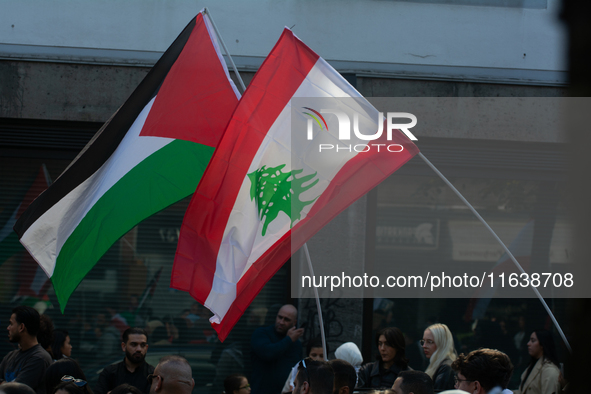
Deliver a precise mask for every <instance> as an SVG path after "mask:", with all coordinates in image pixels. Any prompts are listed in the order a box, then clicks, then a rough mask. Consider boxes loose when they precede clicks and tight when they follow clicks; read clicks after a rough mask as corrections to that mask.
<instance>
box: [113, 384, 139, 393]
mask: <svg viewBox="0 0 591 394" xmlns="http://www.w3.org/2000/svg"><path fill="white" fill-rule="evenodd" d="M111 394H143V393H142V391H141V390H140V389H138V388H137V387H135V386H132V385H131V384H127V383H123V384H120V385H119V386H117V387H115V388H114V389H113V390H111Z"/></svg>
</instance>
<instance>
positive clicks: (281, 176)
mask: <svg viewBox="0 0 591 394" xmlns="http://www.w3.org/2000/svg"><path fill="white" fill-rule="evenodd" d="M283 167H285V164H281V165H279V166H277V167H270V168H267V166H262V167H261V168H259V169H258V170H256V171H253V172H251V173H250V174H248V177H249V178H250V199H251V201H252V200H254V201H256V203H257V208H258V211H259V219H260V220H263V218H264V224H263V233H262V235H263V237H264V236H265V234H266V232H267V226H269V224H270V223H271V222H272V221H273V220H275V219H276V218H277V215H279V212H280V211H283V212H284V213H285V214H287V216H289V218H290V219H291V225H290V227H293V224H294V222H295V221H296V220H299V219H301V214H302V210H303V209H304V207H305V206H306V205H308V204H312V203H313V202H314V201H316V199H317V198H318V197H316V198H314V199H313V200H310V201H301V200H300V198H299V196H300V194H302V193H303V192H305V191H306V190H308V189H310V188H311V187H313V186H314V185H316V184H317V183H318V179H316V180H314V181H313V182H311V183H310V184H309V185H306V186H304V183H306V182H308V181H310V180H312V179H313V178H314V177H315V176H316V173H314V174H310V175H305V176H302V177H299V178H296V175H297V174H299V173H301V172H302V171H303V170H292V171H289V172H282V171H281V169H282V168H283ZM292 211H293V212H292Z"/></svg>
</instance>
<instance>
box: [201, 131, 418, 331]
mask: <svg viewBox="0 0 591 394" xmlns="http://www.w3.org/2000/svg"><path fill="white" fill-rule="evenodd" d="M384 127H385V125H384ZM374 143H384V144H387V145H389V144H400V145H402V146H404V150H403V151H402V152H399V153H390V152H385V153H384V151H383V150H382V152H381V153H378V152H377V150H374V151H370V152H366V153H360V154H358V155H356V156H355V157H354V158H353V159H351V160H349V161H348V162H347V163H346V164H345V165H344V166H343V168H341V170H340V171H339V172H338V173H337V174H336V176H335V177H334V178H333V180H332V181H331V182H330V184H329V186H328V188H327V189H326V190H325V191H324V192H323V193H322V195H321V196H320V198H319V199H318V201H317V202H316V203H315V204H314V206H313V207H312V209H311V210H310V212H309V213H308V215H307V216H306V218H305V219H303V220H302V221H300V222H298V224H296V225H295V226H294V227H293V229H292V230H291V232H289V233H287V234H286V235H285V236H283V237H282V238H281V239H280V240H279V241H277V242H276V243H275V244H274V245H273V246H272V247H271V248H270V249H269V250H268V251H267V252H266V253H265V254H263V255H262V256H261V257H260V258H259V259H258V260H257V261H256V262H255V263H254V264H253V265H252V266H251V268H250V269H249V270H248V271H247V272H246V273H245V275H244V276H243V277H242V278H241V279H240V281H239V282H238V284H237V286H236V301H234V303H233V304H232V306H231V307H230V309H229V310H228V312H227V313H226V315H225V316H224V319H223V321H222V323H223V324H216V325H214V328H215V330H216V331H217V332H218V337H219V338H220V339H221V340H224V339H225V338H226V337H227V336H228V334H229V333H230V331H231V329H232V327H234V325H235V324H236V323H237V322H238V320H239V319H240V316H242V314H243V313H244V312H245V311H246V308H248V306H249V305H250V303H251V302H252V300H254V298H255V297H256V296H257V294H258V293H259V292H260V291H261V289H262V288H263V286H264V285H265V283H267V282H268V281H269V279H271V278H272V277H273V275H275V273H276V272H277V271H278V270H279V269H280V268H281V267H282V266H283V264H285V262H286V261H287V260H288V259H289V258H290V257H291V252H292V250H294V251H295V250H298V249H299V248H300V247H301V246H302V245H303V244H304V243H305V242H306V241H307V240H308V239H310V237H312V236H313V235H314V234H316V233H317V232H318V231H320V229H322V227H324V226H325V225H326V224H327V223H328V222H330V221H331V220H332V219H333V218H335V217H336V216H337V215H338V214H339V213H341V212H342V211H343V210H345V209H346V208H347V207H348V206H349V205H351V204H352V203H353V202H355V201H357V200H358V199H359V198H360V197H362V196H363V195H365V194H366V193H367V192H368V191H370V190H371V189H373V188H374V187H375V186H377V185H378V184H379V183H380V182H381V181H382V180H384V179H385V178H386V177H387V176H389V175H390V174H392V173H394V172H395V171H396V170H398V169H399V168H400V167H401V166H402V165H404V164H405V163H406V162H407V161H409V160H410V159H411V158H413V157H414V156H415V155H416V154H417V153H418V152H419V149H418V148H417V146H416V145H415V144H413V143H412V142H411V141H410V140H409V139H408V138H406V137H405V136H404V135H403V134H402V132H400V131H399V132H395V133H393V139H392V141H387V140H386V139H385V136H384V137H383V138H380V139H379V140H377V141H375V142H374ZM329 202H330V203H329ZM191 294H193V293H191Z"/></svg>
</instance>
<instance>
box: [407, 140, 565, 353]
mask: <svg viewBox="0 0 591 394" xmlns="http://www.w3.org/2000/svg"><path fill="white" fill-rule="evenodd" d="M418 156H419V157H420V158H421V159H423V161H424V162H425V163H427V165H428V166H429V167H431V169H432V170H433V171H435V173H436V174H437V175H438V176H439V177H440V178H441V179H442V180H443V182H445V183H446V184H447V186H449V187H450V188H451V189H452V190H453V191H454V193H456V195H457V196H458V197H459V198H460V200H462V201H463V202H464V204H466V206H467V207H468V208H470V210H471V211H472V213H473V214H474V215H475V216H476V217H477V218H478V220H480V221H481V222H482V224H484V226H485V227H486V228H487V229H488V231H490V233H491V234H492V235H493V237H494V238H495V239H496V240H497V242H498V243H499V244H500V245H501V246H502V247H503V249H504V250H505V253H507V255H508V256H509V257H510V258H511V260H512V261H513V262H514V263H515V265H516V266H517V268H518V269H519V271H521V273H523V274H525V273H526V272H525V270H524V269H523V267H522V266H521V264H519V262H518V261H517V259H516V258H515V256H513V253H511V251H510V250H509V248H507V246H505V244H504V243H503V241H501V239H500V238H499V236H498V235H497V234H496V233H495V232H494V231H493V229H492V228H491V227H490V226H489V225H488V223H486V221H485V220H484V219H483V218H482V216H480V214H479V213H478V212H477V211H476V209H474V207H473V206H472V204H470V203H469V202H468V200H466V199H465V198H464V196H462V194H461V193H460V191H459V190H458V189H456V187H455V186H454V185H452V183H451V182H450V181H449V180H448V179H447V178H446V177H445V176H444V175H443V174H442V173H441V172H440V171H439V170H438V169H437V168H436V167H435V166H434V165H433V163H431V162H430V161H429V160H428V159H427V158H426V157H425V156H424V155H423V154H422V153H421V152H419V153H418ZM529 286H530V287H531V288H532V290H533V291H534V293H535V294H536V296H537V297H538V299H539V300H540V302H541V303H542V305H543V306H544V308H545V309H546V312H548V314H549V315H550V318H551V319H552V321H553V322H554V325H555V326H556V329H557V330H558V332H559V333H560V336H561V337H562V340H563V341H564V344H565V345H566V347H567V348H568V351H569V352H570V353H571V354H572V352H573V351H572V348H571V347H570V344H569V343H568V340H567V339H566V336H565V335H564V332H563V331H562V328H561V327H560V324H558V321H557V320H556V317H555V316H554V314H553V313H552V311H551V310H550V307H548V304H547V303H546V301H545V300H544V298H543V297H542V295H541V294H540V292H539V291H538V289H537V288H536V287H534V286H533V285H532V284H531V282H530V284H529Z"/></svg>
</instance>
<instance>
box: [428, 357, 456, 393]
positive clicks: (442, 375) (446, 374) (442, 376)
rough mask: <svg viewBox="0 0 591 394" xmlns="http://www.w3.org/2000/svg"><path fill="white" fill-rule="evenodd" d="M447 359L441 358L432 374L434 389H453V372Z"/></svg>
mask: <svg viewBox="0 0 591 394" xmlns="http://www.w3.org/2000/svg"><path fill="white" fill-rule="evenodd" d="M446 362H449V360H448V359H445V360H443V362H442V363H441V365H439V368H437V371H435V374H434V375H433V389H434V390H436V391H442V390H453V389H454V387H455V380H454V376H455V372H454V371H453V369H451V366H450V365H449V364H445V363H446Z"/></svg>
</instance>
